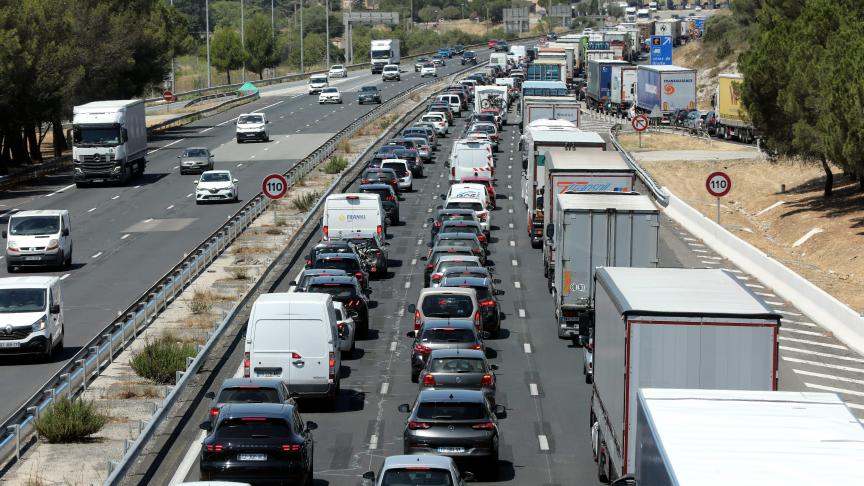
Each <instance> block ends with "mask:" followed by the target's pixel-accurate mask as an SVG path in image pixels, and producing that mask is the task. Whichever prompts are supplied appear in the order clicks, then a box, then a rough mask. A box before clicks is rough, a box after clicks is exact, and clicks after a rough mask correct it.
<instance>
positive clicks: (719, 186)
mask: <svg viewBox="0 0 864 486" xmlns="http://www.w3.org/2000/svg"><path fill="white" fill-rule="evenodd" d="M705 188H706V189H708V193H709V194H711V195H712V196H714V197H723V196H725V195H726V194H729V191H730V190H731V189H732V180H731V179H729V176H728V175H727V174H726V173H725V172H713V173H711V175H709V176H708V178H707V179H705Z"/></svg>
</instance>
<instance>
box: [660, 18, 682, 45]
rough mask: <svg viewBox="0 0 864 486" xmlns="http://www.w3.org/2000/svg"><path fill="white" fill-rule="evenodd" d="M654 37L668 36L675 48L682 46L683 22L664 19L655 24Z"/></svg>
mask: <svg viewBox="0 0 864 486" xmlns="http://www.w3.org/2000/svg"><path fill="white" fill-rule="evenodd" d="M654 35H668V36H669V37H671V38H672V45H673V46H676V47H677V46H680V45H681V20H680V19H663V20H658V21H656V22H655V23H654Z"/></svg>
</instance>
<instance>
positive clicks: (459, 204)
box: [447, 201, 483, 211]
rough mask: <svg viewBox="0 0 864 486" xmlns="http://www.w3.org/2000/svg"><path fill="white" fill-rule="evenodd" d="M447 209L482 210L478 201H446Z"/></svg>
mask: <svg viewBox="0 0 864 486" xmlns="http://www.w3.org/2000/svg"><path fill="white" fill-rule="evenodd" d="M447 209H473V210H474V211H483V205H482V204H480V203H479V202H468V201H454V202H449V203H447Z"/></svg>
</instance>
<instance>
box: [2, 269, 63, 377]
mask: <svg viewBox="0 0 864 486" xmlns="http://www.w3.org/2000/svg"><path fill="white" fill-rule="evenodd" d="M0 316H2V321H0V354H5V355H13V354H37V355H39V356H40V357H41V358H42V359H44V360H46V361H48V360H50V359H51V358H52V357H53V356H54V352H55V351H62V350H63V336H64V334H65V332H64V329H65V328H64V326H63V293H62V291H61V290H60V279H59V278H58V277H7V278H0Z"/></svg>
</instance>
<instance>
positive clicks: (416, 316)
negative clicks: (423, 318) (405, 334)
mask: <svg viewBox="0 0 864 486" xmlns="http://www.w3.org/2000/svg"><path fill="white" fill-rule="evenodd" d="M414 330H415V331H419V330H420V311H419V310H415V311H414Z"/></svg>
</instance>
